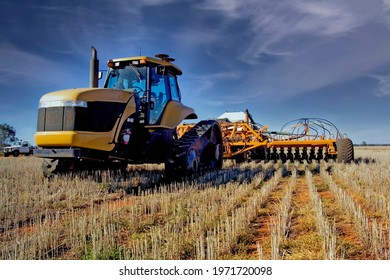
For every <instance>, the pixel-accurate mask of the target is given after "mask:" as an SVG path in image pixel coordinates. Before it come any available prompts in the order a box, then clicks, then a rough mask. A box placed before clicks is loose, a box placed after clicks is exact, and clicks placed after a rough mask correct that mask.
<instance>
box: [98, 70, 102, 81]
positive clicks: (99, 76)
mask: <svg viewBox="0 0 390 280" xmlns="http://www.w3.org/2000/svg"><path fill="white" fill-rule="evenodd" d="M102 78H103V71H99V72H98V80H101V79H102Z"/></svg>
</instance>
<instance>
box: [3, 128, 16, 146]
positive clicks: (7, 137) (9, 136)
mask: <svg viewBox="0 0 390 280" xmlns="http://www.w3.org/2000/svg"><path fill="white" fill-rule="evenodd" d="M15 141H17V138H16V130H15V129H14V128H13V127H12V126H10V125H9V124H6V123H3V124H0V147H4V146H5V145H7V144H9V143H10V142H15Z"/></svg>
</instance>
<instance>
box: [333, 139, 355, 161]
mask: <svg viewBox="0 0 390 280" xmlns="http://www.w3.org/2000/svg"><path fill="white" fill-rule="evenodd" d="M336 149H337V158H336V161H337V162H344V163H348V162H351V161H353V160H354V150H353V143H352V140H351V139H349V138H339V139H336Z"/></svg>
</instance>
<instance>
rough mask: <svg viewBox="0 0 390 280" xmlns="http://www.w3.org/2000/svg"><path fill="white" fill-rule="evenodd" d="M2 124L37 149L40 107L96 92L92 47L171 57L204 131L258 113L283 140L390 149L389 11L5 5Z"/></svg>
mask: <svg viewBox="0 0 390 280" xmlns="http://www.w3.org/2000/svg"><path fill="white" fill-rule="evenodd" d="M1 9H2V16H1V17H0V36H1V37H0V38H1V40H0V123H3V122H6V123H8V124H10V125H12V126H13V127H14V128H15V129H16V130H17V136H18V137H19V138H22V139H24V140H30V141H33V135H34V133H35V129H36V120H37V107H38V101H39V98H40V97H41V96H42V95H43V94H45V93H47V92H51V91H56V90H60V89H67V88H76V87H86V86H88V84H89V59H90V47H91V46H92V45H93V46H94V47H95V48H96V49H97V50H98V56H99V59H100V62H101V64H100V68H101V69H105V67H106V61H107V60H108V59H110V58H117V57H127V56H134V55H139V54H140V53H141V54H142V55H148V56H154V55H155V54H156V53H168V54H170V55H171V56H172V57H175V58H176V63H177V65H178V66H179V67H181V68H182V69H183V72H184V74H183V75H182V76H181V77H180V78H179V83H180V87H181V91H182V96H183V103H185V104H186V105H188V106H191V107H193V108H194V109H195V111H196V112H197V113H198V115H199V117H200V119H205V118H206V119H207V118H215V117H218V116H219V115H221V114H222V113H224V112H225V111H240V110H244V109H249V111H250V112H251V113H252V115H253V117H254V119H255V120H256V121H257V122H259V123H261V124H263V125H269V126H270V129H271V130H279V129H280V128H281V127H282V126H283V125H284V124H285V123H286V122H288V121H290V120H293V119H297V118H301V117H320V118H325V119H328V120H330V121H331V122H333V123H334V124H336V125H337V127H338V128H339V129H340V130H341V131H342V132H344V133H346V134H347V135H348V136H349V137H350V138H351V139H352V140H353V141H354V142H355V143H358V144H359V143H362V141H366V142H367V143H390V123H389V120H390V110H389V109H388V107H389V105H390V0H370V1H367V0H354V1H348V0H324V1H321V0H278V1H275V0H246V1H243V0H230V1H229V0H201V1H190V0H181V1H178V0H176V1H175V0H149V1H142V0H138V1H133V0H94V1H90V0H88V1H87V0H77V1H75V0H66V1H62V0H40V1H27V0H12V1H11V0H4V1H2V7H1Z"/></svg>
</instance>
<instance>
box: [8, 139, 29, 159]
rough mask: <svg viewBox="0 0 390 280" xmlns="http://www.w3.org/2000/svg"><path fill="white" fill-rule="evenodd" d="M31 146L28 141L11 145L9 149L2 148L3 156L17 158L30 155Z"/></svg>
mask: <svg viewBox="0 0 390 280" xmlns="http://www.w3.org/2000/svg"><path fill="white" fill-rule="evenodd" d="M33 149H34V148H33V146H31V145H30V143H29V142H28V141H23V142H20V143H19V145H13V146H9V147H4V156H5V157H9V156H10V155H12V156H14V157H17V156H19V155H26V156H29V155H32V153H33Z"/></svg>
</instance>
